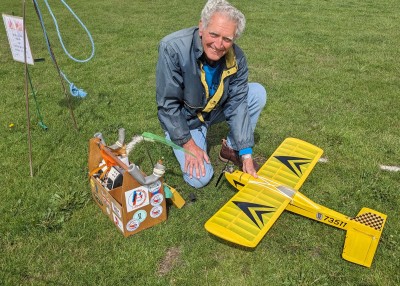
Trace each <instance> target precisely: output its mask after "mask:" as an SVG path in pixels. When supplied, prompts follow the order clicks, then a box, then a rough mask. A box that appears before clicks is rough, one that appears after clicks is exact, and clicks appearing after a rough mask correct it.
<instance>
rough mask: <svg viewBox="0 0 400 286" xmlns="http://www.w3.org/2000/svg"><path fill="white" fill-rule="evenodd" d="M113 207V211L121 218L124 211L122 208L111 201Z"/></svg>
mask: <svg viewBox="0 0 400 286" xmlns="http://www.w3.org/2000/svg"><path fill="white" fill-rule="evenodd" d="M111 207H112V210H113V212H114V213H115V214H116V215H117V216H118V217H119V218H121V217H122V212H121V210H120V209H119V208H118V207H117V206H116V205H115V204H114V202H111Z"/></svg>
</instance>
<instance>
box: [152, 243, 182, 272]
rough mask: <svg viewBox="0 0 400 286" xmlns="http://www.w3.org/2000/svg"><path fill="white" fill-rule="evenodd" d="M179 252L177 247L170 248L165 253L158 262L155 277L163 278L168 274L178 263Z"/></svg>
mask: <svg viewBox="0 0 400 286" xmlns="http://www.w3.org/2000/svg"><path fill="white" fill-rule="evenodd" d="M180 256H181V250H180V248H179V247H171V248H169V249H168V250H167V252H166V253H165V256H164V258H163V259H162V260H161V261H160V263H159V264H158V267H157V275H158V276H164V275H166V274H168V273H169V272H170V271H171V270H172V268H173V267H174V266H175V265H176V264H177V263H178V262H179V260H180Z"/></svg>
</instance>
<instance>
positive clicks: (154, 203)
mask: <svg viewBox="0 0 400 286" xmlns="http://www.w3.org/2000/svg"><path fill="white" fill-rule="evenodd" d="M163 200H164V196H163V195H162V194H161V193H158V194H155V195H154V196H153V197H152V198H151V205H152V206H158V205H160V204H161V203H162V202H163Z"/></svg>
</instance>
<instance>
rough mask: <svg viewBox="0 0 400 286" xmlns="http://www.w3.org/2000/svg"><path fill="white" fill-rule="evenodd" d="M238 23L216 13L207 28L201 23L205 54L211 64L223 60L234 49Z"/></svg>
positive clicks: (200, 29)
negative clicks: (231, 48)
mask: <svg viewBox="0 0 400 286" xmlns="http://www.w3.org/2000/svg"><path fill="white" fill-rule="evenodd" d="M235 31H236V23H235V22H233V21H232V20H230V19H229V18H228V17H227V16H225V15H223V14H221V13H215V14H214V15H213V16H212V17H211V19H210V22H209V24H208V26H207V27H205V28H204V27H203V23H202V22H201V21H200V23H199V35H200V37H201V43H202V45H203V50H204V53H205V54H206V56H207V59H208V60H209V61H211V62H215V61H218V60H219V59H221V58H222V57H223V56H224V55H225V54H226V53H227V52H228V50H229V49H230V47H232V45H233V40H234V36H235Z"/></svg>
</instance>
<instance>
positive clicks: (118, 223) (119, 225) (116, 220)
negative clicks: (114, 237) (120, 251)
mask: <svg viewBox="0 0 400 286" xmlns="http://www.w3.org/2000/svg"><path fill="white" fill-rule="evenodd" d="M113 219H114V223H115V225H117V226H118V227H119V229H120V230H121V231H122V232H124V226H123V225H122V221H121V220H120V219H119V218H118V217H117V216H116V215H115V213H113Z"/></svg>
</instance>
